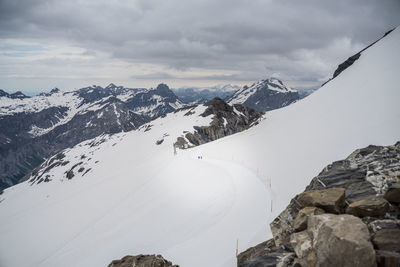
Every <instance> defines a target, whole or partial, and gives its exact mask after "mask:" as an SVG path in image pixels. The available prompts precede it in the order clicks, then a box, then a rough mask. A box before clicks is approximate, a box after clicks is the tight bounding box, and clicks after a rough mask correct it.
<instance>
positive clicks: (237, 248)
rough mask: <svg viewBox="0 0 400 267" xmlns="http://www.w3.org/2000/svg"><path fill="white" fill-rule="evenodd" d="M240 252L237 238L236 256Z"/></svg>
mask: <svg viewBox="0 0 400 267" xmlns="http://www.w3.org/2000/svg"><path fill="white" fill-rule="evenodd" d="M238 252H239V239H236V258H237V256H238Z"/></svg>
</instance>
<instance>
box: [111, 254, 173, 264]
mask: <svg viewBox="0 0 400 267" xmlns="http://www.w3.org/2000/svg"><path fill="white" fill-rule="evenodd" d="M108 267H179V265H173V264H172V263H171V262H170V261H167V260H165V259H164V258H163V257H162V256H161V255H138V256H125V257H123V258H122V259H120V260H113V261H112V262H111V263H110V264H109V265H108Z"/></svg>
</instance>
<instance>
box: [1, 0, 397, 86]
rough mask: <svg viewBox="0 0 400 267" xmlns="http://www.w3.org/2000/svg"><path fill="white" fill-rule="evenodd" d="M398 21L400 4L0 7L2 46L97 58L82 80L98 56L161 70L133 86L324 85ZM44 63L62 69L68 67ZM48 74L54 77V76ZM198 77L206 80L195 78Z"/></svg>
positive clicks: (173, 0)
mask: <svg viewBox="0 0 400 267" xmlns="http://www.w3.org/2000/svg"><path fill="white" fill-rule="evenodd" d="M398 14H400V1H398V0H380V1H379V0H354V1H348V0H335V1H321V0H304V1H280V0H279V1H278V0H275V1H273V0H254V1H239V0H220V1H215V0H201V1H178V0H170V1H163V0H137V1H122V0H113V1H110V0H98V1H78V0H71V1H57V0H13V1H9V0H0V47H4V46H5V44H4V40H8V39H12V40H22V41H26V42H27V43H29V42H32V43H35V42H40V43H42V44H43V43H44V44H46V43H51V44H65V45H68V46H74V47H79V48H82V49H84V51H83V52H82V56H87V57H92V59H91V60H88V59H85V60H84V61H79V60H78V59H76V58H73V60H75V61H76V62H75V63H74V62H71V63H69V64H70V65H74V66H76V68H82V65H84V66H86V67H85V69H84V71H82V73H83V75H88V72H92V73H95V72H99V71H102V69H101V68H102V65H100V62H99V59H98V58H96V55H98V54H102V55H103V57H102V58H101V59H102V60H104V62H103V64H111V63H110V62H115V61H118V62H123V63H124V64H126V65H124V66H123V67H121V68H129V67H130V66H136V67H137V68H139V69H141V68H142V67H139V66H141V65H140V64H152V65H154V66H158V67H155V69H154V71H153V72H152V73H151V74H149V70H146V71H144V72H143V73H138V74H137V75H134V76H133V77H132V75H128V74H127V76H126V79H128V80H129V79H134V80H151V79H166V80H173V79H178V80H179V79H182V78H179V77H186V80H190V79H192V80H194V81H196V80H209V81H210V82H212V81H217V80H224V81H225V80H227V79H230V80H232V81H251V80H253V79H254V78H255V77H258V78H256V79H261V78H264V77H265V76H267V75H272V74H277V73H278V74H279V75H280V76H281V77H282V79H286V80H289V81H294V82H296V81H297V82H300V83H301V82H302V81H307V82H309V81H316V82H319V81H321V80H323V79H325V78H326V77H327V76H329V75H331V74H332V71H333V70H334V67H335V66H336V65H337V64H338V63H339V62H341V61H343V60H344V59H345V58H346V57H348V56H350V55H351V54H352V53H355V52H356V51H357V50H358V49H360V48H361V47H363V46H365V45H367V44H369V43H371V42H372V41H374V40H375V39H377V38H378V37H380V36H381V35H382V34H383V33H384V32H385V31H387V30H389V29H391V28H393V27H395V26H397V25H398V24H400V18H399V16H398ZM11 48H12V47H11ZM8 60H9V59H8V58H5V57H0V61H2V62H3V63H4V65H10V64H18V62H16V61H10V62H8ZM38 60H43V59H38ZM46 60H47V61H51V60H54V64H58V67H56V68H54V66H53V69H57V70H56V72H62V71H63V70H64V69H63V67H65V64H62V63H59V62H60V61H63V60H64V59H60V58H56V57H53V58H52V57H50V58H47V59H46ZM30 62H31V64H35V63H32V61H30ZM34 62H36V61H34ZM38 62H39V61H38ZM38 62H36V63H37V64H39V63H38ZM42 62H43V61H42ZM113 64H114V63H113ZM121 64H122V63H121ZM1 65H2V64H1V62H0V70H2V69H1ZM143 68H145V67H143ZM14 69H15V71H16V72H17V71H18V70H19V69H20V68H19V67H18V65H14ZM70 69H71V70H69V71H73V70H72V69H73V66H71V67H70ZM44 71H48V72H49V73H48V75H49V77H51V76H52V73H51V72H52V69H51V68H48V69H47V70H44ZM196 71H198V72H206V74H202V75H191V74H190V73H192V72H196ZM73 72H74V75H77V74H76V73H79V70H74V71H73ZM172 72H173V73H176V72H181V73H182V74H184V73H189V74H188V75H183V76H182V75H176V74H172ZM212 72H215V73H212ZM131 73H132V72H131ZM134 73H136V71H135V72H134ZM210 73H211V74H210ZM42 74H43V73H42ZM44 75H45V74H44ZM93 76H95V75H93ZM105 76H107V75H104V77H105ZM109 76H110V77H112V75H109ZM192 76H193V77H192ZM81 80H82V81H84V76H82V78H81ZM51 82H52V83H53V82H54V81H51ZM88 82H89V81H88ZM186 82H187V81H186ZM1 83H2V78H1V76H0V86H1V85H2V84H1ZM10 83H12V81H11V80H10V79H9V78H7V83H6V84H10ZM66 84H67V83H66Z"/></svg>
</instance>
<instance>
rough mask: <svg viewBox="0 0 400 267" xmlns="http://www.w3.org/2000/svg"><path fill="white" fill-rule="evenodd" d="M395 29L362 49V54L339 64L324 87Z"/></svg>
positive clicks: (359, 53)
mask: <svg viewBox="0 0 400 267" xmlns="http://www.w3.org/2000/svg"><path fill="white" fill-rule="evenodd" d="M393 30H394V29H392V30H390V31H388V32H386V33H385V34H384V35H383V36H382V37H381V38H379V39H378V40H376V41H375V42H373V43H372V44H370V45H368V46H367V47H365V48H364V49H362V50H361V51H360V52H358V53H357V54H355V55H352V56H351V57H349V58H348V59H346V60H345V61H344V62H343V63H341V64H339V66H338V67H337V68H336V70H335V72H334V73H333V77H332V78H331V79H329V80H328V81H326V82H325V83H324V84H322V86H324V85H325V84H326V83H328V82H329V81H331V80H333V79H335V78H336V77H337V76H339V74H340V73H342V72H343V71H344V70H346V69H347V68H348V67H350V66H351V65H353V63H354V62H356V61H357V60H358V59H359V58H360V56H361V54H362V52H364V51H365V50H367V49H368V48H370V47H371V46H373V45H374V44H375V43H377V42H378V41H379V40H381V39H382V38H384V37H385V36H386V35H388V34H389V33H391V32H392V31H393Z"/></svg>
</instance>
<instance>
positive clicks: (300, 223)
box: [293, 207, 325, 231]
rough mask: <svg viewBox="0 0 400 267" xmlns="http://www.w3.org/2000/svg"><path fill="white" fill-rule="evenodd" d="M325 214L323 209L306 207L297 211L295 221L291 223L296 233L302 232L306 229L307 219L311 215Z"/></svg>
mask: <svg viewBox="0 0 400 267" xmlns="http://www.w3.org/2000/svg"><path fill="white" fill-rule="evenodd" d="M323 213H325V211H324V210H323V209H320V208H316V207H306V208H304V209H302V210H300V211H299V214H298V215H297V217H296V219H295V220H294V222H293V228H294V229H295V230H296V231H303V230H305V229H306V228H307V221H308V217H310V216H311V215H320V214H323Z"/></svg>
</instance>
